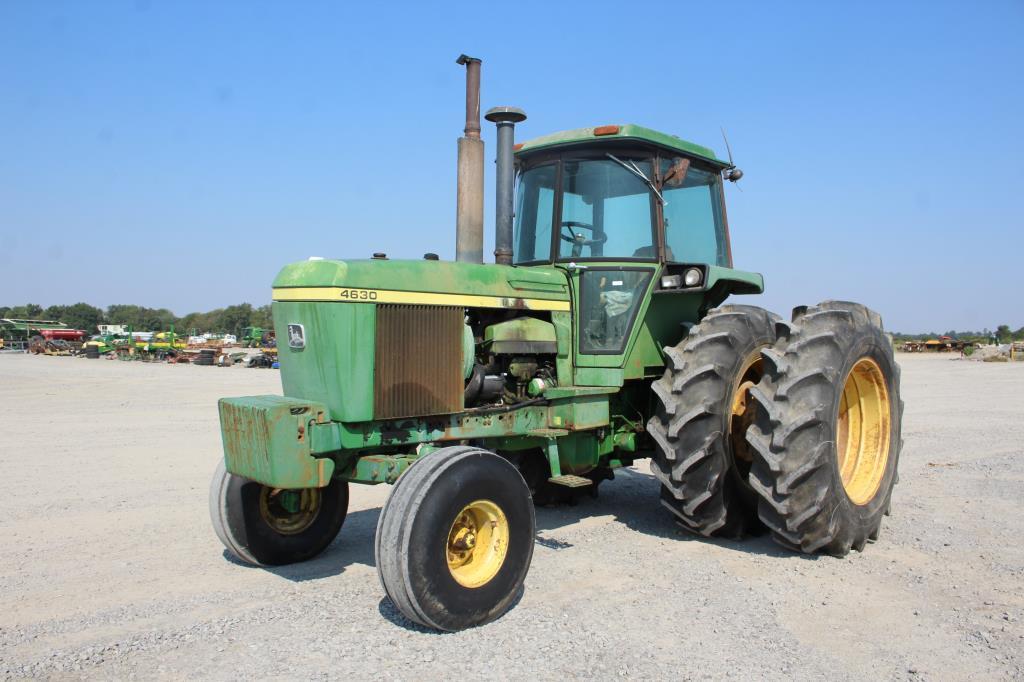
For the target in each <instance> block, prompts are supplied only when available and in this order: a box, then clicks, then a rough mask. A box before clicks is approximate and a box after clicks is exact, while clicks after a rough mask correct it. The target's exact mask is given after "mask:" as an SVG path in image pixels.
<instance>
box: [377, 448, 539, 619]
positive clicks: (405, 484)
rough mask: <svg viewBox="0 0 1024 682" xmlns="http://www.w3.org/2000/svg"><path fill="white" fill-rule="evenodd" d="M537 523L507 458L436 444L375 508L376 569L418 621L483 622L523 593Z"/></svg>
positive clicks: (404, 610)
mask: <svg viewBox="0 0 1024 682" xmlns="http://www.w3.org/2000/svg"><path fill="white" fill-rule="evenodd" d="M535 527H536V521H535V518H534V510H533V502H532V500H531V499H530V490H529V488H527V486H526V482H525V481H524V480H523V477H522V476H521V475H520V474H519V471H518V470H516V468H515V467H514V466H513V465H512V464H511V463H510V462H508V461H507V460H505V459H504V458H502V457H499V456H498V455H496V454H494V453H493V452H488V451H487V450H481V449H479V448H474V447H463V446H455V447H447V448H441V449H440V450H438V451H436V452H434V453H431V454H429V455H427V456H425V457H424V458H423V459H422V460H420V461H418V462H417V463H416V464H415V465H414V466H412V467H411V468H410V469H409V470H408V471H407V472H406V473H405V474H403V475H402V476H401V478H399V479H398V482H397V483H396V484H395V487H394V490H392V491H391V496H390V497H388V501H387V503H386V504H385V505H384V509H382V510H381V514H380V520H379V521H378V523H377V536H376V541H375V548H374V549H375V555H376V560H377V575H378V576H379V577H380V582H381V585H382V586H383V587H384V591H385V592H386V593H387V595H388V597H389V598H390V599H391V601H392V603H394V605H395V606H396V607H397V608H398V609H399V610H400V611H401V612H402V613H403V614H404V615H405V616H406V617H407V618H409V619H410V620H412V621H415V622H416V623H419V624H420V625H424V626H426V627H429V628H434V629H436V630H443V631H449V632H451V631H455V630H462V629H464V628H468V627H472V626H474V625H482V624H484V623H487V622H489V621H492V620H494V619H496V618H498V617H500V616H501V615H503V614H504V613H505V612H506V611H508V609H509V608H511V607H512V604H513V603H514V601H515V599H516V597H517V596H518V595H519V593H520V592H521V590H522V587H523V582H524V581H525V580H526V573H527V571H529V569H530V561H531V559H532V558H533V542H534V531H535Z"/></svg>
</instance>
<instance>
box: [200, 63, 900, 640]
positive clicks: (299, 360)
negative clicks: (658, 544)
mask: <svg viewBox="0 0 1024 682" xmlns="http://www.w3.org/2000/svg"><path fill="white" fill-rule="evenodd" d="M460 59H461V60H462V61H460V63H464V64H466V66H467V68H468V72H469V78H468V79H467V82H468V87H467V125H466V136H465V137H464V138H462V139H461V140H460V144H459V148H460V158H459V166H460V174H459V180H460V183H459V184H460V187H459V211H458V225H457V228H458V234H457V249H456V250H457V253H458V256H459V260H457V261H455V262H445V261H441V260H438V259H437V256H435V255H433V254H427V255H426V256H425V257H424V259H423V260H392V259H389V258H387V256H386V255H384V254H375V255H374V257H373V258H371V259H366V260H329V259H319V258H312V259H310V260H309V261H305V262H300V263H294V264H291V265H288V266H286V267H285V268H284V269H283V270H282V271H281V272H280V274H279V275H278V276H277V278H276V280H275V281H274V284H273V317H274V321H275V327H276V332H277V338H278V339H280V340H281V343H280V365H281V380H282V384H283V394H284V395H283V396H272V395H266V396H252V397H240V398H224V399H222V400H221V401H220V403H219V409H220V420H221V429H222V435H223V442H224V459H223V461H222V463H221V465H220V466H219V468H218V471H217V473H216V474H215V476H214V480H213V483H212V486H211V495H210V506H211V515H212V519H213V525H214V528H215V530H216V532H217V534H218V536H219V537H220V539H221V540H222V542H223V543H224V545H225V546H226V547H227V549H228V551H229V552H230V553H231V554H233V555H234V556H235V557H237V558H238V559H239V560H241V561H244V562H248V563H251V564H255V565H261V566H267V565H281V564H289V563H293V562H299V561H304V560H307V559H310V558H312V557H314V556H316V555H317V554H319V553H320V552H322V551H323V550H324V549H325V548H326V547H327V546H328V545H330V544H331V542H332V541H333V540H334V538H335V537H336V535H337V534H338V532H339V530H340V529H341V527H342V524H343V522H344V520H345V514H346V510H347V507H348V486H349V483H363V484H370V485H374V484H378V483H389V484H394V487H393V489H392V491H391V494H390V497H389V498H388V500H387V503H386V504H385V506H384V508H383V509H382V511H381V513H380V518H379V522H378V526H377V534H376V540H375V557H376V566H377V571H378V574H379V577H380V581H381V584H382V586H383V589H384V591H385V592H386V594H387V595H388V597H390V599H391V601H392V602H393V603H394V604H395V606H396V607H397V608H398V609H399V610H400V611H401V612H402V613H403V614H404V615H405V616H407V617H408V618H409V619H410V620H412V621H415V622H416V623H419V624H422V625H424V626H427V627H429V628H434V629H438V630H444V631H454V630H459V629H462V628H466V627H470V626H474V625H479V624H482V623H486V622H488V621H491V620H493V619H495V618H498V617H499V616H501V615H502V614H503V613H505V612H506V611H507V610H508V609H509V608H510V607H511V606H512V605H513V604H514V603H515V601H516V598H517V596H518V595H519V594H520V592H521V590H522V589H523V584H524V580H525V578H526V574H527V571H528V569H529V567H530V561H531V557H532V553H533V546H534V540H535V515H534V505H535V504H537V503H551V502H558V501H560V500H567V499H571V498H572V497H573V496H574V495H578V494H580V493H585V492H589V491H595V490H596V488H597V486H598V485H599V484H600V483H601V482H602V481H604V480H608V479H611V478H613V475H614V472H615V469H617V468H619V467H623V466H629V465H630V464H632V463H633V462H634V461H635V460H637V459H641V458H650V460H651V469H652V471H653V473H654V474H655V475H656V477H657V479H658V481H659V482H660V503H661V505H663V506H664V507H665V508H666V509H667V513H666V518H667V519H668V518H672V519H675V521H677V522H678V523H679V524H680V525H681V526H682V527H683V528H685V529H686V530H688V531H692V532H693V533H695V534H699V535H701V536H707V537H727V538H739V537H743V536H745V535H750V534H757V533H761V532H765V531H767V532H769V533H770V534H771V536H772V537H773V538H774V539H775V540H776V541H777V542H779V543H780V544H782V545H784V546H785V547H787V548H790V549H792V550H794V551H799V552H807V553H813V552H821V553H826V554H831V555H835V556H842V555H844V554H846V553H847V552H849V551H850V550H851V549H855V550H862V549H863V548H864V546H865V544H866V543H868V542H871V541H874V540H875V539H876V538H877V537H878V533H879V527H880V525H881V522H882V517H883V515H884V514H885V513H887V512H888V511H889V504H890V497H891V493H892V488H893V484H894V483H895V481H896V477H897V475H896V468H897V459H898V456H899V452H900V447H901V440H900V422H901V415H902V402H901V401H900V398H899V368H898V367H897V365H896V363H895V361H894V358H893V352H892V345H891V342H890V340H889V338H888V337H887V335H886V334H885V333H884V331H883V328H882V321H881V318H880V317H879V315H878V314H877V313H875V312H873V311H871V310H870V309H868V308H866V307H864V306H862V305H859V304H856V303H848V302H842V301H825V302H823V303H820V304H818V305H815V306H809V307H800V308H797V309H796V310H794V311H793V316H792V319H791V320H789V321H786V320H783V319H781V318H780V317H778V316H777V315H774V314H772V313H770V312H768V311H766V310H763V309H761V308H757V307H753V306H748V305H723V304H724V302H725V301H726V299H728V298H729V297H730V296H731V295H734V294H737V295H738V294H757V293H760V292H761V291H762V290H763V280H762V277H761V275H759V274H755V273H752V272H745V271H741V270H737V269H735V268H734V267H733V262H732V254H731V250H730V245H729V231H728V226H727V222H726V212H725V203H724V191H723V185H724V182H725V181H729V180H736V179H738V177H739V176H740V175H741V173H740V171H739V170H738V169H737V168H735V166H733V165H732V163H731V162H726V161H723V160H721V159H719V158H718V157H716V155H715V154H714V153H713V152H712V151H711V150H710V149H708V148H706V147H702V146H699V145H696V144H692V143H690V142H686V141H684V140H682V139H680V138H678V137H675V136H672V135H666V134H662V133H659V132H655V131H653V130H649V129H647V128H643V127H639V126H635V125H608V126H600V127H595V128H582V129H578V130H571V131H566V132H561V133H556V134H553V135H548V136H545V137H541V138H538V139H535V140H532V141H529V142H526V143H523V144H520V145H515V146H514V147H513V144H512V142H513V140H512V136H513V127H514V124H515V123H516V122H518V121H520V120H522V119H524V118H525V115H524V114H522V112H520V111H519V110H516V109H513V108H508V107H503V108H497V109H492V110H491V111H489V112H488V114H487V118H488V119H489V120H492V121H494V122H495V123H496V124H497V125H498V152H497V156H498V191H497V198H498V206H497V232H496V239H495V243H496V247H497V248H496V250H495V255H496V263H495V264H489V265H485V264H483V262H482V258H481V244H482V233H481V229H482V209H481V208H480V207H481V205H482V204H481V199H480V194H481V192H480V189H481V187H482V182H481V181H480V178H482V159H483V154H482V144H483V143H482V142H481V141H480V140H479V123H478V120H476V119H475V113H476V112H479V104H478V97H479V94H478V90H477V89H476V84H477V83H479V61H478V60H473V59H472V58H465V57H463V58H460ZM474 69H475V70H476V74H475V79H474ZM474 123H475V130H474ZM474 133H475V135H474ZM477 159H478V160H479V163H476V162H475V160H477ZM515 179H518V182H517V190H516V191H515V196H514V202H515V203H514V205H513V182H514V181H515ZM513 206H514V211H513ZM656 503H657V501H654V500H652V504H656Z"/></svg>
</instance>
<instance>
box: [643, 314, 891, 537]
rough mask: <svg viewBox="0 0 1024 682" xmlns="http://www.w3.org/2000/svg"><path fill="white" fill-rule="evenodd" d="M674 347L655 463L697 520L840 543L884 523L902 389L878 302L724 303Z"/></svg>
mask: <svg viewBox="0 0 1024 682" xmlns="http://www.w3.org/2000/svg"><path fill="white" fill-rule="evenodd" d="M666 354H667V356H668V358H669V366H668V368H667V369H666V372H665V375H664V377H662V378H661V379H660V380H658V381H657V382H655V384H654V386H653V389H654V392H655V395H656V396H657V398H658V400H659V403H660V405H659V408H658V410H657V412H656V414H655V416H654V417H653V418H652V419H651V420H650V423H649V424H648V429H649V431H650V433H651V435H652V437H653V438H654V440H655V443H656V449H655V457H654V458H653V460H652V470H653V471H654V473H655V475H656V476H658V478H659V479H660V480H661V482H662V500H663V503H664V504H665V505H666V506H667V507H668V508H669V509H670V510H671V511H672V512H673V513H674V514H675V515H676V517H677V519H678V520H679V522H680V524H681V525H682V526H683V527H684V528H686V529H688V530H691V531H693V532H695V533H698V534H701V535H705V536H726V537H738V536H741V535H743V534H745V533H750V532H757V531H758V530H760V529H762V528H766V529H767V530H768V531H770V532H771V534H772V536H773V538H774V539H775V540H776V541H778V542H779V543H780V544H782V545H785V546H786V547H789V548H792V549H796V550H799V551H803V552H817V551H821V552H825V553H829V554H833V555H837V556H842V555H845V554H846V553H847V552H849V551H850V549H851V548H852V549H857V550H860V549H862V548H863V547H864V545H865V543H866V542H868V541H871V540H874V539H875V538H877V537H878V532H879V528H880V526H881V521H882V516H883V514H884V513H887V511H888V508H889V501H890V497H891V494H892V487H893V484H894V483H895V481H896V467H897V462H898V458H899V452H900V447H901V445H902V442H901V440H900V422H901V417H902V402H901V401H900V399H899V367H898V366H897V365H896V363H895V360H894V358H893V352H892V344H891V343H890V342H889V340H888V338H887V337H886V336H885V333H884V331H883V329H882V321H881V318H880V317H879V316H878V315H877V313H874V312H873V311H871V310H869V309H868V308H866V307H864V306H862V305H859V304H856V303H848V302H843V301H826V302H823V303H821V304H819V305H817V306H814V307H811V308H798V309H797V310H796V311H794V316H793V321H792V322H791V323H785V322H782V321H781V320H780V319H779V318H778V317H776V316H774V315H772V314H771V313H768V312H767V311H764V310H761V309H759V308H753V307H751V306H723V307H722V308H719V309H716V310H713V311H711V312H710V313H709V314H708V315H707V316H706V317H705V318H704V320H702V321H701V323H700V324H699V325H697V326H695V327H694V328H693V329H692V330H691V333H690V334H689V335H688V337H687V338H686V339H684V340H683V342H681V343H680V344H679V346H677V347H675V348H668V349H666Z"/></svg>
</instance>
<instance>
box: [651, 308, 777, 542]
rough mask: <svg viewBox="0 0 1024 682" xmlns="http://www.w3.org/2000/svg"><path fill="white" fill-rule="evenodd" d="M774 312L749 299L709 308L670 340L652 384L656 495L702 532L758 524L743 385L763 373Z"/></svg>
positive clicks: (730, 532) (736, 531) (724, 533)
mask: <svg viewBox="0 0 1024 682" xmlns="http://www.w3.org/2000/svg"><path fill="white" fill-rule="evenodd" d="M777 322H779V317H778V316H777V315H774V314H773V313H770V312H768V311H767V310H763V309H761V308H756V307H754V306H745V305H730V306H722V307H721V308H717V309H715V310H712V311H711V312H709V313H708V314H707V316H706V317H705V318H704V319H703V320H701V322H700V324H698V325H697V326H695V327H693V329H691V330H690V334H689V335H688V336H687V337H686V338H685V339H683V340H682V341H681V342H680V343H679V344H678V345H677V346H675V347H674V348H666V349H665V354H666V356H667V358H668V367H667V368H666V369H665V375H664V376H663V377H662V378H661V379H659V380H658V381H656V382H654V384H653V385H652V389H653V391H654V393H655V395H656V396H657V397H658V400H659V404H658V407H657V411H656V412H655V415H654V417H652V418H651V419H650V420H649V422H648V424H647V430H648V431H649V432H650V434H651V436H652V437H653V439H654V442H655V446H656V447H655V449H654V457H653V458H652V459H651V471H652V472H654V475H655V476H657V478H658V479H659V480H660V481H661V484H662V485H661V502H662V504H663V505H665V507H667V508H668V509H669V510H670V511H671V512H672V513H673V514H675V515H676V517H677V519H678V521H679V524H680V525H681V526H682V527H683V528H685V529H686V530H689V531H690V532H693V533H696V534H698V535H703V536H720V537H731V538H738V537H741V536H742V535H744V534H745V533H746V532H748V531H751V530H753V529H755V528H757V526H758V525H759V524H758V521H757V511H756V510H757V500H756V497H755V496H754V494H753V492H752V491H751V490H749V489H748V487H747V482H746V481H747V475H748V472H749V470H750V460H751V457H750V454H749V452H748V450H749V449H748V448H747V447H746V441H745V440H744V434H745V433H746V430H747V427H748V426H749V417H750V415H752V414H753V411H752V409H751V408H752V406H751V408H747V400H746V396H747V391H748V390H749V388H750V387H751V386H753V385H754V384H756V383H757V381H758V380H759V379H760V375H761V363H760V349H762V348H765V347H768V346H770V345H771V344H773V343H775V340H776V332H775V329H776V323H777Z"/></svg>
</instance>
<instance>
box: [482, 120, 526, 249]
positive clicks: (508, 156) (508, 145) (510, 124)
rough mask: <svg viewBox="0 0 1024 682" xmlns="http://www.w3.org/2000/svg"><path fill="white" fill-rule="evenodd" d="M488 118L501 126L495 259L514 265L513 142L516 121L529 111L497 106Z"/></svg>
mask: <svg viewBox="0 0 1024 682" xmlns="http://www.w3.org/2000/svg"><path fill="white" fill-rule="evenodd" d="M484 118H486V119H487V120H488V121H490V122H491V123H494V124H495V125H496V126H497V127H498V159H497V166H498V168H497V188H496V191H495V198H496V205H495V210H494V262H495V263H497V264H498V265H512V217H513V206H512V201H513V196H514V194H515V179H516V169H515V160H514V158H513V150H512V146H513V144H514V143H515V127H516V123H520V122H522V121H525V120H526V113H525V112H523V110H522V109H517V108H516V107H494V108H493V109H489V110H488V111H487V113H486V114H484Z"/></svg>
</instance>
